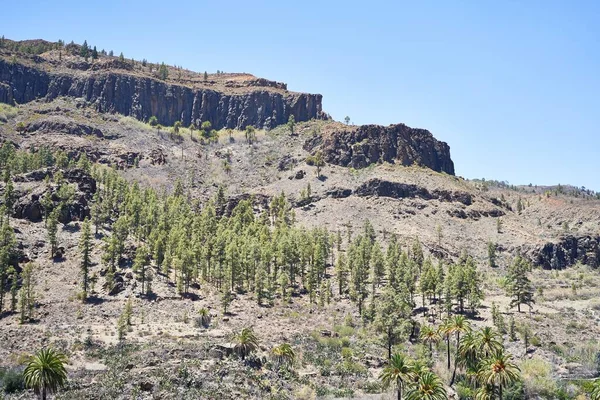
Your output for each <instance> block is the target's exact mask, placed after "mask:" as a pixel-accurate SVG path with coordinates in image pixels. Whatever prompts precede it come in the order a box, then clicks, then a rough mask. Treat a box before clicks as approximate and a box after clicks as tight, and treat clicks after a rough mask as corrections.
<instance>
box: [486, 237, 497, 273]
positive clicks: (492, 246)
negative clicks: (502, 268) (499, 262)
mask: <svg viewBox="0 0 600 400" xmlns="http://www.w3.org/2000/svg"><path fill="white" fill-rule="evenodd" d="M496 249H497V245H496V243H493V242H488V244H487V251H488V264H489V266H490V267H492V268H495V267H496Z"/></svg>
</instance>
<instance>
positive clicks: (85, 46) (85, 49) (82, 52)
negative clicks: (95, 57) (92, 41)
mask: <svg viewBox="0 0 600 400" xmlns="http://www.w3.org/2000/svg"><path fill="white" fill-rule="evenodd" d="M79 55H80V56H81V57H83V58H85V61H87V59H88V57H89V56H90V48H89V46H88V44H87V40H84V41H83V45H82V46H81V50H80V52H79Z"/></svg>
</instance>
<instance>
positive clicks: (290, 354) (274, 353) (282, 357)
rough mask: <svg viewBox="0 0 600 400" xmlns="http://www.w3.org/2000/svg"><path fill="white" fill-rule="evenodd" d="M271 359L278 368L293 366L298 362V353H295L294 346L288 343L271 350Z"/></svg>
mask: <svg viewBox="0 0 600 400" xmlns="http://www.w3.org/2000/svg"><path fill="white" fill-rule="evenodd" d="M271 358H273V362H274V363H275V364H276V365H277V366H280V365H288V366H291V365H293V364H294V361H295V360H296V353H295V352H294V349H293V348H292V346H290V345H289V344H288V343H283V344H280V345H279V346H275V347H273V348H272V349H271Z"/></svg>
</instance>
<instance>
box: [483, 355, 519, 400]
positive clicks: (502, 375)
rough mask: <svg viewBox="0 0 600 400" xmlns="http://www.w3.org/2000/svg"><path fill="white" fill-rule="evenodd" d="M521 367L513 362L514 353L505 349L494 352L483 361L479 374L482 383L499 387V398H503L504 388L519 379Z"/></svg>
mask: <svg viewBox="0 0 600 400" xmlns="http://www.w3.org/2000/svg"><path fill="white" fill-rule="evenodd" d="M519 372H520V369H519V367H518V366H517V365H516V364H514V363H513V362H512V354H505V353H504V352H503V351H498V352H496V353H494V354H493V355H492V356H491V357H488V358H486V359H484V360H483V361H482V362H481V367H480V368H479V372H478V373H477V376H478V378H479V381H480V383H481V384H482V385H490V386H492V391H493V390H494V388H496V387H497V388H498V399H502V388H503V387H505V386H507V385H510V384H511V383H513V382H515V381H517V380H518V379H519Z"/></svg>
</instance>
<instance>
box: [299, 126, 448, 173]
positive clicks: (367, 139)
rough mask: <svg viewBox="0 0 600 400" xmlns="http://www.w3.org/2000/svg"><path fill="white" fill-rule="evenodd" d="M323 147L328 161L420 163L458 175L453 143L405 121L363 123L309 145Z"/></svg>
mask: <svg viewBox="0 0 600 400" xmlns="http://www.w3.org/2000/svg"><path fill="white" fill-rule="evenodd" d="M317 147H318V148H320V150H321V151H322V152H323V156H324V157H325V161H327V162H328V163H332V164H336V165H341V166H347V167H352V168H364V167H367V166H369V165H370V164H373V163H380V162H389V163H400V164H402V165H407V166H408V165H413V164H417V165H420V166H423V167H428V168H431V169H432V170H434V171H438V172H445V173H448V174H451V175H454V163H453V162H452V159H451V158H450V147H449V146H448V144H446V143H445V142H441V141H439V140H437V139H435V138H434V137H433V135H432V134H431V132H429V131H427V130H425V129H415V128H410V127H408V126H406V125H404V124H397V125H390V126H387V127H384V126H380V125H363V126H359V127H348V128H346V129H341V130H336V131H333V132H331V133H328V134H326V135H323V136H315V137H314V138H312V139H309V140H308V141H307V142H306V144H305V149H307V150H314V149H316V148H317Z"/></svg>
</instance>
